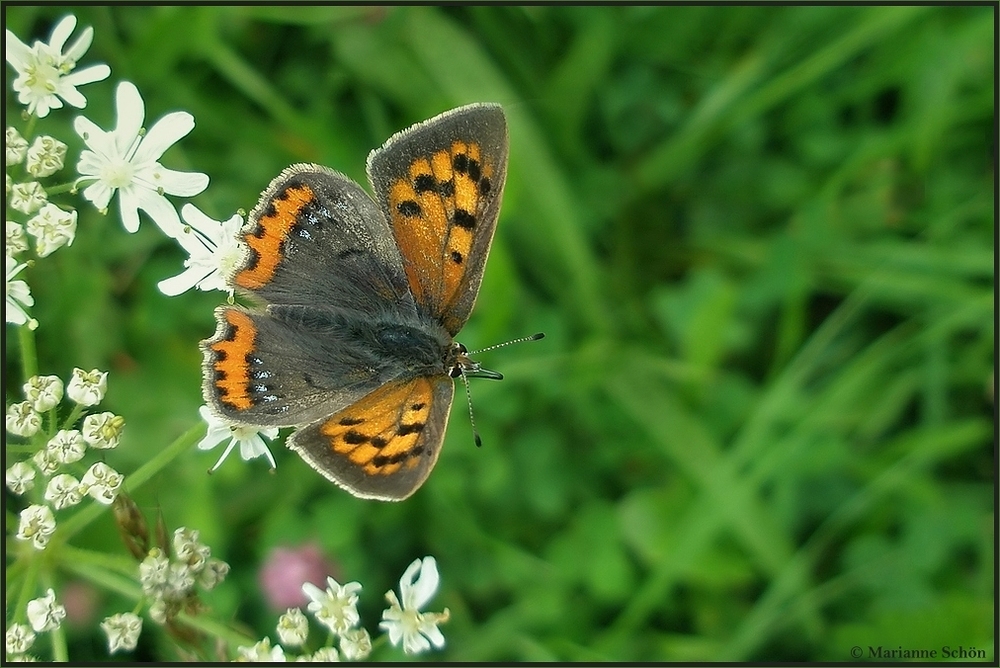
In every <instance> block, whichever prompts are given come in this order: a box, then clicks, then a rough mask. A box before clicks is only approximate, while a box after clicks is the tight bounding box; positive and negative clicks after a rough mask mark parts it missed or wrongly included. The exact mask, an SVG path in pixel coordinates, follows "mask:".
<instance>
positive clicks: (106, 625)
mask: <svg viewBox="0 0 1000 668" xmlns="http://www.w3.org/2000/svg"><path fill="white" fill-rule="evenodd" d="M101 628H102V629H104V632H105V633H106V634H107V635H108V652H109V653H110V654H114V653H115V652H117V651H118V650H125V651H126V652H131V651H132V650H134V649H135V646H136V645H137V644H138V643H139V634H140V633H141V632H142V618H141V617H139V616H138V615H136V614H134V613H131V612H121V613H118V614H117V615H111V616H110V617H108V618H106V619H105V620H104V621H103V622H101Z"/></svg>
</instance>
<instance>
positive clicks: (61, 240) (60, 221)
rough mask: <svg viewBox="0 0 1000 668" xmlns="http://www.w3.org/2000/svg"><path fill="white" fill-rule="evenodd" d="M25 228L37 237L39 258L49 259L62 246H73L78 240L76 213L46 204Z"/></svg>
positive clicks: (36, 245) (36, 248) (36, 246)
mask: <svg viewBox="0 0 1000 668" xmlns="http://www.w3.org/2000/svg"><path fill="white" fill-rule="evenodd" d="M25 228H26V229H27V230H28V234H30V235H31V236H33V237H35V251H36V252H37V253H38V257H47V256H49V255H51V254H52V252H53V251H55V250H56V249H58V248H60V247H62V246H72V245H73V239H75V238H76V211H63V210H62V209H60V208H59V207H57V206H56V205H55V204H46V205H45V206H43V207H42V208H41V209H40V210H39V211H38V213H37V214H35V215H34V216H33V217H31V218H29V219H28V222H27V224H26V225H25Z"/></svg>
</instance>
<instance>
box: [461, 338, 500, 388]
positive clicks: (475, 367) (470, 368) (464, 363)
mask: <svg viewBox="0 0 1000 668" xmlns="http://www.w3.org/2000/svg"><path fill="white" fill-rule="evenodd" d="M448 366H449V371H448V375H449V376H451V377H452V378H459V377H460V376H465V377H467V378H468V377H473V378H489V379H491V380H503V374H502V373H499V372H498V371H491V370H489V369H484V368H483V365H482V364H480V363H479V362H477V361H476V360H474V359H472V357H471V356H470V354H469V349H468V348H466V347H465V346H464V345H463V344H461V343H458V342H457V341H456V342H455V343H452V344H451V351H450V354H449V364H448Z"/></svg>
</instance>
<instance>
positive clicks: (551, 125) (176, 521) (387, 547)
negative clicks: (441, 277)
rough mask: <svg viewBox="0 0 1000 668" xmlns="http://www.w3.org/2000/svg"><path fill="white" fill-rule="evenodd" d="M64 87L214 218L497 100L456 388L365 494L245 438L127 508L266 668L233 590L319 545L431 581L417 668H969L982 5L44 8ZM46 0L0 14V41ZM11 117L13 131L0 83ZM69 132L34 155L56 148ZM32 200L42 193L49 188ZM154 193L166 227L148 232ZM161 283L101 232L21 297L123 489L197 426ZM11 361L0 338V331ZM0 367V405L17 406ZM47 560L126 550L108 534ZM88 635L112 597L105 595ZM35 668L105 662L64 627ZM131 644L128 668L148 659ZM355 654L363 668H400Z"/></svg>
mask: <svg viewBox="0 0 1000 668" xmlns="http://www.w3.org/2000/svg"><path fill="white" fill-rule="evenodd" d="M72 11H73V12H74V13H75V14H76V15H77V16H78V17H79V19H80V25H81V26H87V25H91V26H93V27H94V29H95V39H94V44H93V47H92V48H91V50H90V51H89V53H88V54H87V56H86V57H85V58H84V59H83V61H82V64H90V63H96V62H106V63H108V64H109V65H110V66H111V69H112V75H111V77H110V78H109V79H108V80H106V81H104V82H100V83H97V84H91V85H88V86H86V87H84V88H82V89H81V91H82V92H83V93H84V94H85V95H86V96H87V98H88V100H89V105H88V107H87V109H86V110H85V111H84V112H83V113H84V114H85V115H86V116H87V117H89V118H91V119H92V120H94V121H95V122H97V123H98V124H99V125H101V126H102V127H105V128H107V127H111V126H112V124H113V120H114V112H113V106H112V99H113V90H114V87H115V85H116V84H117V82H119V81H121V80H124V79H127V80H130V81H133V82H134V83H135V84H136V85H137V86H138V88H139V90H140V92H141V93H142V95H143V98H144V99H145V101H146V127H149V125H151V124H152V122H153V121H154V120H155V119H157V118H159V117H160V116H162V115H163V114H164V113H167V112H169V111H173V110H178V109H183V110H187V111H189V112H191V113H192V114H193V115H194V116H195V119H196V122H197V125H196V127H195V129H194V131H193V132H192V133H191V134H190V135H189V136H188V137H187V138H185V139H184V140H182V141H181V142H180V143H179V144H178V145H177V146H175V147H174V148H173V149H171V150H170V151H169V152H168V153H167V154H166V156H165V158H164V161H163V162H164V164H165V165H166V166H168V167H173V168H177V169H186V170H194V171H201V172H205V173H207V174H209V175H210V176H211V179H212V183H211V185H210V186H209V188H208V190H207V191H206V192H204V193H203V194H201V195H199V196H198V197H196V198H194V200H193V201H194V202H195V203H196V204H198V205H199V206H200V207H201V208H202V209H203V210H205V211H206V213H208V214H210V215H212V216H214V217H215V218H217V219H224V218H228V217H229V216H230V215H232V213H233V212H234V211H235V210H236V209H238V208H242V209H245V210H249V209H250V208H251V207H252V206H253V205H254V204H255V202H256V199H257V195H258V193H259V192H260V190H261V189H262V188H263V187H264V186H265V185H266V184H267V183H268V182H269V180H270V179H271V178H272V177H274V176H275V175H276V174H277V173H278V172H279V171H280V170H281V169H282V168H283V167H285V166H286V165H288V164H290V163H292V162H299V161H312V162H318V163H322V164H325V165H329V166H331V167H333V168H335V169H338V170H341V171H343V172H345V173H346V174H348V175H350V176H352V177H353V178H356V179H358V180H360V181H362V182H364V178H365V177H364V161H365V157H366V156H367V153H368V151H369V150H370V149H372V148H374V147H376V146H378V145H380V144H381V143H382V142H383V141H384V140H385V139H386V138H387V137H388V136H389V135H390V134H391V133H393V132H395V131H397V130H399V129H401V128H403V127H405V126H407V125H410V124H411V123H414V122H416V121H420V120H423V119H425V118H428V117H430V116H432V115H434V114H437V113H439V112H441V111H444V110H446V109H449V108H452V107H455V106H458V105H460V104H464V103H468V102H474V101H496V102H500V103H502V104H503V105H504V107H505V109H506V111H507V114H508V117H509V123H510V137H511V152H510V171H509V176H508V182H507V189H506V195H505V199H504V205H503V211H502V214H501V220H500V224H499V227H498V231H497V239H496V241H495V243H494V247H493V251H492V256H491V259H490V261H489V263H488V266H487V271H486V276H485V280H484V282H483V287H482V291H481V293H480V296H479V301H478V305H477V308H476V311H475V312H474V314H473V316H472V318H471V320H470V321H469V323H468V325H467V326H466V328H465V329H464V330H463V332H462V333H461V336H460V337H459V338H460V340H461V341H463V342H464V343H465V344H466V345H468V346H469V347H470V348H479V347H484V346H487V345H490V344H493V343H497V342H501V341H505V340H508V339H511V338H514V337H518V336H522V335H526V334H530V333H533V332H535V331H544V332H545V333H546V334H547V335H548V336H547V338H546V339H545V340H544V341H542V342H539V343H533V344H530V345H521V346H517V347H514V348H507V349H504V350H499V351H495V352H492V353H488V354H485V355H483V356H482V357H481V361H483V362H484V364H485V365H486V366H488V367H490V368H495V369H498V370H500V371H502V372H503V373H504V374H505V375H506V377H507V379H506V380H505V381H504V382H502V383H490V382H476V383H475V384H474V386H473V388H472V391H473V399H474V405H475V411H476V423H477V426H478V427H479V430H480V431H481V433H482V436H483V440H484V446H483V447H482V448H481V449H477V448H475V447H474V445H473V441H472V436H471V429H470V427H469V420H468V418H467V415H466V410H465V406H464V405H463V403H464V400H463V398H462V396H461V393H459V394H458V395H457V400H456V405H455V408H454V410H453V415H452V419H451V426H450V428H449V432H448V437H447V440H446V444H445V448H444V451H443V453H442V455H441V458H440V460H439V462H438V465H437V468H436V470H435V471H434V473H433V474H432V475H431V477H430V479H429V480H428V482H427V483H426V484H425V485H424V487H423V488H422V489H421V490H420V491H419V492H418V493H417V494H416V495H415V496H414V497H412V498H411V499H409V500H407V501H405V502H403V503H400V504H384V503H378V502H371V501H360V500H356V499H354V498H352V497H351V496H349V495H348V494H346V493H344V492H342V491H340V490H338V489H336V488H334V487H333V486H331V485H330V484H329V483H327V482H326V481H325V480H324V479H323V478H321V477H320V476H319V475H317V474H316V473H315V472H313V471H312V470H311V469H309V468H308V467H307V466H306V465H305V464H303V463H302V462H301V461H300V460H299V459H298V458H297V457H296V456H294V455H293V454H292V453H289V452H288V451H287V450H285V449H284V448H283V447H281V446H280V445H278V446H277V447H274V448H272V449H273V450H274V452H275V455H276V457H277V459H278V468H277V471H276V472H275V474H273V475H271V474H269V473H268V470H267V469H268V467H267V465H266V464H265V463H263V461H262V460H257V461H254V462H253V463H251V464H249V465H245V464H243V463H242V462H240V461H239V459H238V458H237V457H235V456H234V457H231V458H230V460H229V461H227V462H226V464H225V465H223V467H222V468H221V469H220V470H219V471H217V472H216V473H215V474H214V475H212V476H207V475H206V474H205V471H206V469H207V468H209V467H210V466H211V465H212V464H213V463H214V462H215V458H216V454H215V453H214V452H213V453H208V454H206V453H200V452H197V451H195V450H193V449H192V451H191V452H190V453H188V454H186V455H184V456H183V457H181V458H179V459H178V460H177V461H176V462H175V463H174V464H173V465H172V466H171V467H170V468H169V469H167V470H166V471H165V472H164V473H163V474H161V475H160V476H158V477H156V478H154V479H153V480H151V481H150V482H149V483H147V484H146V485H144V486H143V487H142V488H141V489H139V490H134V495H135V497H136V499H137V501H138V502H139V503H140V505H141V506H142V507H143V508H144V510H146V511H147V512H148V513H149V514H150V515H152V514H153V513H154V512H155V509H156V508H157V507H159V508H162V510H163V513H164V516H165V518H166V521H167V524H168V525H169V526H170V527H175V526H178V525H187V526H191V527H195V528H198V529H200V530H201V535H202V539H203V540H204V541H206V542H207V543H208V544H209V545H210V546H211V547H212V549H213V554H214V555H216V556H219V557H222V558H224V559H225V560H227V561H228V562H229V563H230V564H231V565H232V572H231V574H230V576H229V578H228V580H227V582H226V583H225V584H224V585H223V586H221V587H220V588H219V589H218V590H216V591H214V592H212V593H211V594H209V595H208V596H206V597H205V600H206V602H207V603H208V604H209V606H210V607H211V613H210V614H211V615H212V616H213V617H215V618H218V619H221V620H224V621H233V622H235V623H238V624H241V625H243V627H244V628H245V629H247V630H248V632H249V633H250V634H251V635H253V636H255V637H258V638H260V637H263V636H265V635H269V636H271V637H272V639H274V640H276V636H275V633H274V624H275V621H276V619H277V612H275V611H272V610H270V609H268V607H267V606H266V605H265V602H264V598H263V595H262V593H261V591H260V588H259V586H258V584H257V572H258V570H259V568H260V566H261V564H262V562H263V561H264V559H265V558H266V556H267V554H268V552H269V550H270V549H271V548H273V547H275V546H279V545H284V546H289V545H290V546H294V545H299V544H302V543H306V542H310V541H315V542H317V543H318V544H319V545H321V546H322V548H323V550H324V552H325V554H326V555H327V557H328V558H329V559H330V560H331V561H332V562H334V563H335V564H336V567H337V569H338V573H337V574H338V575H339V576H340V580H341V581H342V582H343V581H347V580H358V581H360V582H361V583H362V584H363V585H364V587H365V589H364V591H363V593H362V596H361V605H360V609H361V613H362V620H363V622H364V623H365V625H366V626H367V627H368V628H369V630H371V631H373V632H375V631H376V630H377V620H378V618H379V615H380V611H381V609H382V607H383V599H382V593H383V592H385V591H386V590H388V589H389V588H391V587H394V586H396V584H397V580H398V578H399V575H400V574H401V573H402V571H403V569H404V568H405V567H406V565H407V564H408V563H409V562H410V561H412V560H413V559H415V558H417V557H421V556H424V555H428V554H429V555H434V556H435V557H436V558H437V560H438V564H439V568H440V570H441V575H442V584H441V589H440V590H439V593H438V595H437V596H436V597H435V599H434V601H433V602H432V604H431V605H430V606H429V609H432V610H440V609H441V608H443V607H445V606H447V607H449V608H450V609H451V613H452V618H451V621H450V622H449V623H448V624H447V625H446V626H445V627H443V631H444V633H445V635H446V637H447V647H446V648H445V650H444V651H443V652H441V653H439V654H432V655H429V657H430V658H433V659H435V660H438V659H442V660H461V661H484V660H485V661H514V660H535V661H545V660H569V661H574V660H577V661H578V660H586V661H602V660H618V661H644V660H655V661H685V662H687V661H705V660H712V661H716V660H722V661H741V660H754V661H782V660H789V661H817V660H828V661H850V660H851V658H849V657H850V654H849V651H850V648H851V647H852V646H854V645H859V646H863V647H866V648H867V646H868V645H873V646H877V645H883V646H886V647H893V648H895V647H897V646H902V647H905V648H928V649H937V650H938V651H939V656H940V650H941V648H942V647H945V646H948V647H951V648H952V649H954V648H956V647H958V646H963V647H965V648H975V649H978V650H984V651H986V652H987V654H988V657H989V658H990V659H991V660H993V659H994V657H993V643H994V626H995V619H994V591H995V583H994V577H995V548H996V536H995V534H994V525H995V518H994V515H993V512H994V505H993V500H994V497H995V490H994V482H995V467H996V463H995V459H994V445H993V441H994V426H993V425H994V422H993V419H994V411H993V405H994V388H995V378H994V375H993V369H994V364H995V359H994V337H995V327H994V322H995V312H994V282H995V264H994V253H993V250H994V243H995V239H994V235H995V228H994V217H995V210H994V184H995V179H996V174H995V171H994V165H995V161H996V154H995V152H994V147H995V141H996V140H995V133H994V113H995V108H994V96H995V90H994V83H993V81H994V77H995V72H994V58H995V49H996V44H995V41H994V40H995V36H994V32H993V31H994V20H995V19H994V11H995V7H986V6H981V7H937V8H934V7H901V6H899V7H845V6H841V7H596V6H591V7H577V8H570V7H528V8H523V7H448V8H435V7H420V8H406V7H395V8H382V9H380V8H374V7H355V8H327V7H273V8H270V7H252V8H247V7H208V8H195V7H159V8H156V7H131V8H129V7H115V8H102V7H93V6H89V7H80V8H75V9H72ZM65 12H66V10H65V9H62V8H54V7H41V8H37V7H36V8H32V7H7V8H5V18H6V21H7V27H8V28H9V29H11V30H13V31H14V32H15V33H16V34H17V35H18V36H20V37H21V39H22V40H24V41H26V42H29V43H30V41H29V40H32V39H36V38H44V39H47V38H48V35H49V32H50V30H51V27H52V25H53V24H54V22H55V20H57V19H58V18H59V17H61V16H63V15H64V14H65ZM7 77H8V79H7V97H6V100H7V112H8V123H10V120H9V119H10V118H11V116H10V114H11V113H19V109H20V108H19V107H18V106H17V105H16V104H15V103H14V101H13V98H12V95H11V91H10V80H11V79H10V77H11V70H10V68H9V67H8V69H7ZM75 115H76V112H75V111H74V110H63V111H57V112H54V113H53V114H52V115H50V117H48V118H46V119H43V120H42V121H41V122H40V123H39V124H38V131H39V132H43V133H44V132H48V133H51V134H55V135H57V136H59V137H61V138H63V139H64V140H66V141H69V142H70V144H71V146H70V156H71V158H70V160H68V161H67V162H68V163H70V164H75V157H76V156H77V155H79V150H80V148H81V147H82V146H81V143H80V141H79V140H78V139H77V138H76V136H75V135H74V134H72V132H71V130H70V122H71V119H72V118H73V117H74V116H75ZM67 173H71V170H68V172H67ZM180 203H181V202H180V201H178V208H179V206H180ZM184 257H185V256H184V255H183V254H182V253H181V252H180V249H179V248H178V247H177V246H176V245H175V244H174V243H173V242H172V241H171V240H169V239H167V238H165V237H164V236H163V235H162V233H160V232H159V230H158V229H157V228H156V227H155V226H154V225H153V224H151V221H149V220H148V219H144V222H143V225H142V229H141V230H140V232H139V233H138V234H136V235H128V234H126V233H125V232H124V230H123V228H122V226H121V222H120V219H119V217H118V213H117V208H116V205H114V204H113V205H112V209H111V212H110V214H109V215H108V216H107V217H102V216H100V215H99V214H97V213H96V212H95V211H94V210H93V208H92V207H89V206H86V207H81V214H80V221H79V232H78V236H77V238H76V241H75V243H74V244H73V246H72V247H68V248H64V249H61V250H59V251H58V252H57V253H55V254H54V255H53V256H51V257H49V258H47V259H44V260H42V261H39V262H38V265H37V266H36V267H35V268H33V269H31V270H30V271H29V273H27V274H26V277H27V280H28V281H29V283H30V285H31V288H32V292H33V294H34V296H35V299H36V307H35V309H34V315H35V317H36V318H37V319H38V320H39V321H40V322H41V326H40V327H39V329H38V331H37V342H38V350H39V357H40V369H41V371H42V373H56V374H58V375H60V376H62V377H67V376H68V374H69V372H70V370H71V369H72V368H73V367H74V366H80V367H84V368H87V369H89V368H92V367H99V368H102V369H109V370H110V372H111V375H110V383H109V394H108V399H107V400H106V401H105V403H104V404H102V409H103V410H113V411H115V412H117V413H120V414H122V415H124V416H125V418H126V419H127V421H128V426H127V431H126V438H125V440H124V442H123V445H122V447H121V448H119V450H117V451H114V452H112V453H110V454H109V457H108V459H109V462H110V463H112V464H113V465H114V466H116V467H117V468H118V469H119V470H121V471H123V472H126V473H127V472H131V471H133V470H135V468H137V467H138V466H140V465H141V464H142V463H143V462H144V461H146V460H148V459H149V458H150V457H151V456H153V455H154V454H155V453H156V452H157V451H158V450H160V449H162V448H163V447H164V446H165V445H167V444H168V443H169V442H170V441H172V440H173V439H175V438H176V437H177V436H178V435H179V434H181V433H182V432H183V431H185V430H186V429H188V428H190V427H191V426H192V425H193V424H194V423H195V422H196V421H197V419H198V415H197V409H198V406H199V405H200V404H201V393H200V376H201V370H200V360H201V356H200V353H199V351H198V346H197V344H198V341H199V340H200V339H202V338H205V337H207V336H209V335H210V334H211V333H212V332H213V331H214V321H213V317H212V310H213V308H214V307H215V306H216V305H218V304H219V303H221V302H222V301H223V300H224V295H223V294H222V293H219V292H214V293H207V294H206V293H200V292H192V293H187V294H185V295H182V296H180V297H176V298H167V297H164V296H163V295H162V294H160V293H159V292H158V291H157V290H156V283H157V282H158V281H159V280H162V279H163V278H166V277H168V276H172V275H174V274H177V273H179V272H180V270H181V263H182V261H183V259H184ZM8 331H9V328H8ZM14 339H15V337H8V342H7V359H6V374H5V378H7V379H10V382H8V383H6V384H5V387H6V391H7V395H8V401H10V400H11V399H12V397H16V396H19V392H20V382H21V379H20V377H19V373H20V372H19V365H18V363H17V348H16V344H15V341H14ZM83 543H84V544H86V545H88V546H90V547H94V548H98V549H104V550H113V551H116V552H119V551H121V552H123V549H122V548H121V547H120V545H119V539H118V537H117V535H116V533H115V529H114V526H113V524H112V522H111V518H110V515H109V514H106V515H105V516H104V517H103V518H102V519H101V521H100V522H98V523H96V524H95V525H94V527H93V529H92V530H91V532H90V533H88V535H87V536H86V537H84V539H83ZM101 596H102V598H99V600H98V610H99V611H100V613H101V614H102V615H103V614H110V613H111V612H118V611H121V610H127V609H131V603H127V602H125V601H123V600H120V599H116V598H115V597H114V596H111V595H105V594H101ZM70 638H71V657H73V658H74V659H75V660H84V661H85V660H92V659H103V658H104V657H105V656H106V654H105V648H103V647H102V645H103V640H101V636H100V635H99V633H98V632H97V631H96V622H94V623H93V624H91V625H90V626H87V627H86V628H80V629H77V630H75V631H73V630H71V633H70ZM176 656H177V655H176V653H175V652H174V650H173V649H171V647H170V645H169V642H168V640H167V639H166V636H165V635H163V634H162V633H159V632H158V630H155V629H154V627H153V625H152V624H151V623H148V622H147V625H146V631H144V633H143V637H142V639H141V641H140V647H139V650H138V651H137V653H136V654H135V655H134V657H135V659H138V660H149V659H153V658H160V659H174V658H176ZM402 656H403V655H402V653H401V651H398V650H396V651H392V650H390V651H385V652H382V653H379V654H377V655H376V656H375V658H380V659H383V660H389V659H393V660H394V659H399V658H402Z"/></svg>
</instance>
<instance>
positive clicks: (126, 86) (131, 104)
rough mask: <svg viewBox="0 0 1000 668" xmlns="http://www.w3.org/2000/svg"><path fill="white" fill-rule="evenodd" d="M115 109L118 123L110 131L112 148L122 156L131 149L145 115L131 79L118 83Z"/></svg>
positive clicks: (140, 99) (137, 90) (136, 89)
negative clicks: (112, 142) (111, 131)
mask: <svg viewBox="0 0 1000 668" xmlns="http://www.w3.org/2000/svg"><path fill="white" fill-rule="evenodd" d="M115 109H116V110H117V113H118V124H117V125H116V126H115V130H114V132H113V133H112V134H113V140H114V150H115V155H119V156H124V155H127V153H128V152H129V151H130V150H131V149H132V145H133V144H134V143H135V138H136V137H138V136H139V131H140V130H141V129H142V121H143V119H144V118H145V116H146V107H145V106H144V104H143V101H142V96H141V95H139V89H138V88H136V87H135V84H134V83H132V82H131V81H123V82H121V83H120V84H118V88H117V90H116V91H115Z"/></svg>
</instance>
